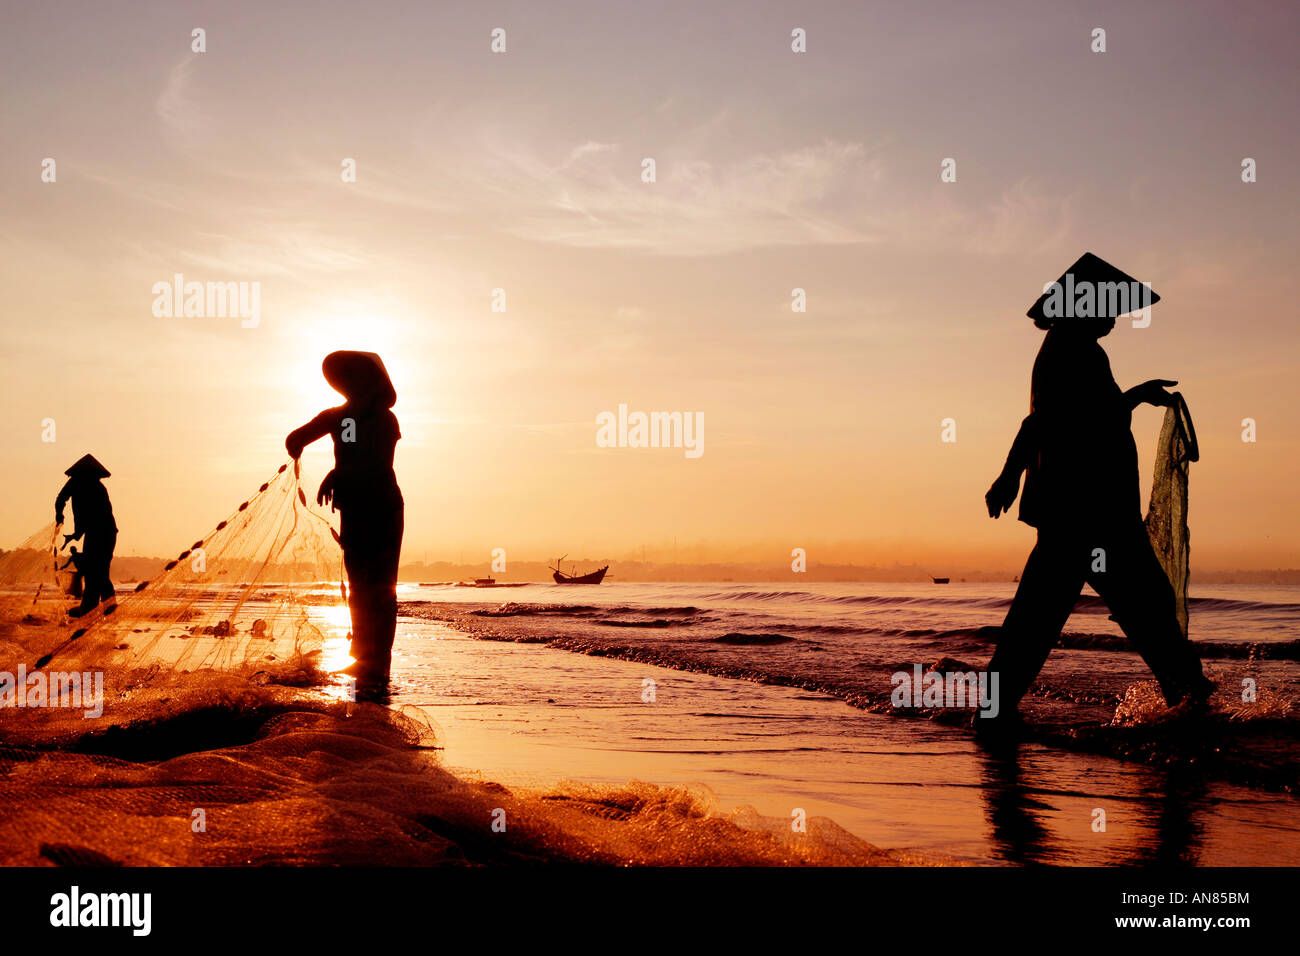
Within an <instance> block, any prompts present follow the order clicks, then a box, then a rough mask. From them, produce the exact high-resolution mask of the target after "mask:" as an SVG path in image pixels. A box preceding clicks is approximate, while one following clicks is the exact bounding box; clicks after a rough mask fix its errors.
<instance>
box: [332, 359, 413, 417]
mask: <svg viewBox="0 0 1300 956" xmlns="http://www.w3.org/2000/svg"><path fill="white" fill-rule="evenodd" d="M321 372H322V373H323V374H324V375H325V381H327V382H329V383H330V386H331V387H332V388H333V389H334V390H335V391H336V392H338V393H339V394H340V395H342V396H343V397H344V398H346V399H347V400H348V401H350V402H358V403H363V404H369V403H372V402H373V403H374V404H377V405H382V406H383V407H384V408H392V407H393V405H395V404H396V403H397V391H396V390H395V389H394V388H393V380H392V379H390V378H389V377H388V369H386V368H384V360H383V359H381V358H380V357H379V356H378V355H376V354H375V353H374V352H346V351H344V352H331V353H330V354H329V355H327V356H325V361H324V362H322V363H321Z"/></svg>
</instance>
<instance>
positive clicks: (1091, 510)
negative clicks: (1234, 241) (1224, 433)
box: [976, 254, 1213, 729]
mask: <svg viewBox="0 0 1300 956" xmlns="http://www.w3.org/2000/svg"><path fill="white" fill-rule="evenodd" d="M1071 276H1072V281H1071V282H1070V283H1069V284H1068V285H1067V277H1071ZM1059 282H1060V284H1061V285H1062V286H1066V287H1067V288H1079V287H1081V286H1082V285H1083V284H1084V283H1091V284H1092V285H1093V286H1098V285H1100V284H1101V283H1108V282H1124V283H1134V287H1136V286H1137V284H1136V283H1135V282H1134V280H1132V279H1131V277H1129V276H1128V275H1126V274H1125V273H1123V272H1120V270H1118V269H1116V268H1115V267H1114V266H1111V265H1110V264H1108V263H1106V262H1104V261H1103V260H1101V259H1098V258H1097V257H1096V256H1093V255H1091V254H1086V255H1085V256H1084V257H1083V258H1081V259H1080V260H1079V261H1078V262H1076V263H1075V264H1074V265H1073V266H1071V269H1070V272H1068V273H1067V274H1066V275H1065V276H1062V277H1061V279H1060V280H1059ZM1130 288H1132V287H1130ZM1139 288H1140V287H1139ZM1146 294H1147V296H1148V297H1149V298H1148V299H1147V303H1146V304H1150V303H1153V302H1155V301H1158V299H1159V297H1158V296H1154V295H1153V294H1151V293H1150V290H1149V289H1148V290H1147V292H1146ZM1047 299H1048V295H1047V293H1044V296H1043V297H1042V298H1040V299H1039V300H1038V302H1036V303H1035V304H1034V307H1033V308H1032V309H1030V311H1029V315H1030V317H1032V318H1033V319H1034V324H1035V325H1037V326H1038V327H1039V328H1041V329H1046V330H1047V335H1046V336H1045V337H1044V339H1043V345H1042V348H1040V349H1039V351H1038V357H1037V359H1035V360H1034V371H1033V377H1032V379H1031V383H1030V398H1029V416H1028V417H1027V418H1026V419H1025V420H1024V422H1023V423H1022V424H1021V426H1020V432H1019V434H1017V435H1016V439H1015V441H1014V443H1013V444H1012V447H1011V453H1010V454H1009V455H1008V456H1007V462H1006V465H1005V466H1004V467H1003V469H1002V474H1001V475H999V476H998V478H997V480H996V481H994V482H993V486H992V487H991V488H990V489H989V491H988V494H987V495H986V496H985V502H986V504H987V505H988V510H989V514H990V515H991V516H992V517H994V518H996V517H998V515H1000V514H1002V513H1003V512H1004V511H1007V510H1008V509H1009V508H1010V507H1011V504H1012V502H1014V501H1015V498H1016V493H1017V492H1018V491H1019V489H1020V475H1021V473H1022V472H1023V473H1025V474H1026V477H1025V487H1024V494H1023V495H1022V496H1021V499H1020V520H1021V521H1024V522H1025V523H1026V524H1029V525H1032V526H1033V527H1035V528H1037V529H1038V542H1037V544H1036V545H1035V546H1034V550H1033V551H1032V552H1030V555H1029V560H1028V561H1027V562H1026V564H1025V570H1024V572H1023V573H1022V574H1021V576H1020V585H1019V587H1018V588H1017V590H1016V596H1015V600H1014V601H1013V602H1012V604H1011V607H1010V609H1009V610H1008V611H1007V615H1006V620H1005V621H1004V622H1003V625H1002V634H1001V638H1000V640H999V642H998V645H997V649H996V651H995V652H994V654H993V659H992V660H991V661H990V662H989V665H988V669H989V670H990V671H996V672H998V674H999V684H1000V687H999V693H1000V695H1001V702H1000V703H1001V706H1000V711H999V716H998V718H996V720H997V721H998V723H999V724H1003V725H1005V724H1007V723H1012V722H1014V721H1015V708H1016V705H1017V704H1018V703H1019V701H1020V699H1021V698H1022V697H1023V696H1024V695H1025V693H1026V691H1028V690H1029V687H1030V685H1031V684H1032V683H1033V682H1034V679H1035V678H1036V677H1037V676H1038V672H1039V671H1040V670H1041V669H1042V667H1043V664H1044V663H1045V662H1046V661H1047V657H1048V655H1049V654H1050V653H1051V650H1052V648H1053V646H1054V645H1055V644H1056V642H1057V639H1058V638H1059V637H1060V634H1061V629H1062V628H1063V627H1064V626H1065V622H1066V621H1067V620H1068V619H1069V616H1070V613H1071V612H1072V611H1073V609H1074V605H1075V602H1076V601H1077V600H1078V598H1079V594H1080V592H1081V591H1082V589H1083V585H1084V582H1085V581H1086V582H1087V583H1088V584H1090V585H1092V587H1093V589H1094V590H1095V591H1096V592H1097V593H1098V594H1099V595H1100V596H1101V598H1102V600H1104V601H1105V602H1106V605H1107V606H1108V607H1109V608H1110V610H1111V614H1112V616H1113V617H1114V619H1115V621H1116V623H1118V624H1119V626H1120V627H1121V628H1122V629H1123V631H1124V634H1125V636H1126V637H1127V638H1128V639H1129V641H1130V642H1131V643H1132V644H1133V647H1134V649H1136V650H1137V651H1138V653H1139V654H1141V655H1142V658H1143V660H1145V661H1146V663H1147V666H1148V667H1150V668H1151V671H1152V673H1153V674H1154V675H1155V677H1156V680H1157V681H1158V682H1159V684H1160V689H1161V691H1162V692H1163V694H1164V697H1165V700H1166V701H1167V702H1168V703H1169V705H1170V706H1174V705H1176V704H1178V703H1180V702H1181V701H1183V700H1187V699H1191V700H1198V701H1203V700H1204V699H1205V698H1207V697H1208V696H1209V694H1210V692H1211V691H1212V690H1213V685H1212V684H1211V683H1210V682H1209V681H1208V680H1207V679H1206V677H1205V676H1204V674H1203V673H1202V671H1201V662H1200V657H1199V656H1198V655H1197V653H1196V650H1195V648H1194V647H1193V646H1192V644H1191V642H1190V641H1188V640H1187V638H1186V637H1184V636H1183V633H1182V629H1181V627H1180V625H1179V623H1178V618H1177V614H1176V611H1175V598H1174V590H1173V586H1172V585H1171V584H1170V582H1169V578H1168V577H1167V575H1166V574H1165V571H1164V569H1163V568H1162V567H1161V565H1160V561H1159V559H1158V558H1157V557H1156V554H1155V551H1154V550H1153V549H1152V547H1151V541H1150V539H1149V538H1148V536H1147V532H1146V528H1145V526H1144V525H1143V523H1142V512H1141V500H1140V491H1139V487H1138V460H1137V446H1136V444H1135V443H1134V441H1133V433H1132V431H1131V416H1132V411H1133V409H1134V408H1135V407H1137V406H1138V405H1140V404H1142V403H1144V402H1145V403H1148V404H1151V405H1158V406H1167V405H1169V404H1170V403H1171V402H1172V401H1173V396H1172V395H1170V394H1169V393H1168V392H1166V391H1165V386H1168V385H1176V384H1177V383H1176V382H1171V381H1166V380H1163V379H1152V380H1151V381H1149V382H1144V383H1143V384H1141V385H1138V386H1135V387H1134V388H1131V389H1129V390H1128V391H1127V392H1125V391H1122V390H1121V389H1120V387H1119V386H1118V385H1117V384H1116V383H1115V379H1114V377H1113V376H1112V375H1111V371H1110V361H1109V359H1108V358H1107V357H1106V353H1105V351H1104V350H1103V349H1102V347H1101V345H1100V343H1099V341H1098V340H1099V339H1100V338H1101V337H1103V336H1104V335H1106V334H1107V333H1109V332H1110V331H1111V329H1113V328H1114V327H1115V318H1116V315H1117V312H1118V313H1123V312H1127V311H1130V310H1134V309H1137V308H1138V307H1139V306H1140V305H1142V303H1141V302H1132V301H1130V302H1128V303H1127V305H1128V306H1129V308H1120V309H1118V310H1115V309H1107V308H1106V303H1103V302H1101V301H1099V300H1100V299H1102V296H1101V295H1098V296H1097V297H1096V298H1095V299H1094V302H1093V305H1092V306H1091V310H1092V315H1091V316H1079V315H1077V314H1076V315H1069V314H1067V315H1064V316H1058V317H1053V316H1052V315H1051V312H1052V311H1053V310H1052V309H1049V308H1045V307H1046V306H1047V305H1048V303H1047ZM1110 303H1111V304H1114V300H1110ZM1058 304H1059V300H1058ZM1056 311H1059V310H1056ZM1072 311H1076V310H1072ZM1085 311H1087V310H1085ZM985 719H987V718H985ZM981 723H982V721H981V719H980V718H977V720H976V727H977V728H981ZM992 726H993V725H990V724H984V727H983V729H990V728H991V727H992Z"/></svg>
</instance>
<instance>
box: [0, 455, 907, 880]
mask: <svg viewBox="0 0 1300 956" xmlns="http://www.w3.org/2000/svg"><path fill="white" fill-rule="evenodd" d="M307 501H308V499H307V497H306V495H305V493H304V492H303V489H302V487H301V486H300V484H299V481H298V478H297V475H296V473H295V469H293V468H291V467H289V466H285V467H282V468H281V469H280V470H279V471H278V472H277V473H276V474H275V475H274V476H273V477H272V478H271V479H270V480H269V481H268V482H266V483H265V484H264V485H262V487H261V488H260V489H259V490H258V491H257V493H256V494H254V495H253V496H252V497H250V499H249V500H248V501H246V502H244V503H242V504H241V505H240V506H239V507H238V508H237V509H235V510H234V511H233V512H232V513H231V514H230V515H229V516H228V517H227V518H226V519H225V520H223V521H221V522H220V523H218V524H217V525H216V526H215V528H214V529H213V530H212V532H211V533H210V534H207V535H205V536H204V537H203V538H201V539H199V540H195V541H194V542H193V543H192V544H190V546H189V547H187V548H185V550H183V551H182V552H181V553H179V554H178V555H177V556H176V558H175V559H173V560H171V561H169V562H168V563H167V564H166V567H165V568H163V570H162V571H161V572H160V573H158V574H157V575H155V576H154V577H152V578H151V579H150V580H148V581H146V582H142V583H140V584H137V585H134V586H132V585H130V584H125V583H123V582H122V581H121V580H118V581H115V582H114V583H115V584H116V585H117V587H118V594H117V600H116V607H115V609H112V610H111V611H110V609H109V608H108V607H104V606H101V608H100V609H98V610H96V611H95V612H93V613H92V614H91V615H89V616H87V617H84V618H80V619H72V618H69V617H67V616H66V611H67V610H68V609H69V608H70V607H72V606H73V605H74V604H75V602H74V601H72V599H71V598H69V597H68V596H67V594H66V593H65V592H66V591H67V589H68V586H69V584H70V581H71V577H72V574H73V572H74V571H75V567H66V566H65V565H66V564H67V556H68V553H69V552H68V550H66V549H65V548H64V545H65V544H66V543H67V542H65V540H64V538H63V536H62V534H61V532H62V529H60V528H56V527H54V526H53V525H50V526H47V527H46V528H43V529H41V530H40V531H38V532H37V533H36V534H34V535H32V537H31V538H29V539H28V540H27V541H26V542H24V543H23V544H22V545H21V546H19V547H17V548H15V549H14V550H12V551H9V552H6V553H4V554H3V555H0V682H2V683H3V688H0V695H2V696H3V699H0V865H75V866H88V865H89V866H94V865H124V864H125V865H178V864H180V865H198V864H205V865H258V864H299V865H301V864H372V865H373V864H376V863H382V864H386V865H403V864H410V865H414V864H420V865H427V864H465V863H520V862H526V863H537V862H547V861H561V860H563V861H572V862H586V863H603V864H628V863H657V864H697V865H698V864H731V863H741V864H774V863H783V864H785V863H794V864H819V863H821V864H825V863H838V864H845V863H898V862H908V861H910V858H908V857H906V856H899V855H894V854H887V853H885V852H882V851H879V850H877V849H875V848H874V847H871V846H869V845H867V844H865V843H864V842H862V841H861V840H859V839H857V838H855V837H853V836H852V835H851V834H848V833H847V832H845V831H843V830H842V829H840V828H838V827H836V826H835V825H834V824H833V823H831V822H830V821H828V820H821V819H819V818H813V819H810V820H809V821H808V832H807V833H799V834H795V833H791V832H790V826H789V820H784V821H782V820H767V819H764V818H760V817H757V816H756V815H754V814H752V813H751V814H750V816H749V817H743V816H742V817H735V815H734V814H732V815H724V814H722V813H720V812H719V811H718V810H717V808H716V807H714V806H711V805H710V804H709V802H708V800H707V799H705V798H703V797H702V796H701V795H700V794H697V793H694V792H691V791H689V790H686V789H682V788H661V787H654V786H652V785H649V784H636V783H630V784H628V785H627V786H624V787H618V788H609V787H605V788H598V787H591V786H583V785H577V784H574V785H561V786H560V787H558V788H552V789H551V790H549V791H546V792H533V791H511V790H509V789H507V788H505V787H502V786H500V785H498V784H495V783H490V782H485V781H478V780H468V779H464V778H462V777H459V776H457V775H455V774H453V773H451V772H449V771H448V770H446V769H445V768H443V767H442V766H440V764H439V762H438V761H437V759H436V757H435V756H434V755H433V754H431V753H430V751H431V750H433V749H436V746H437V741H438V733H437V731H436V728H435V727H434V725H433V724H432V722H431V721H430V720H429V718H428V717H427V716H425V713H424V712H422V711H420V710H419V709H416V708H410V707H406V708H393V707H385V706H380V705H379V704H377V703H373V702H366V701H357V700H355V699H353V697H354V695H353V694H351V693H350V692H349V687H348V682H347V681H346V680H345V679H336V678H334V677H333V676H332V674H331V672H333V671H335V670H337V669H338V668H340V667H342V666H343V665H345V664H346V663H347V662H348V660H349V658H348V656H347V653H346V648H347V636H346V632H347V612H346V607H345V605H344V602H343V596H342V594H341V588H340V583H339V582H340V575H341V574H342V568H341V551H340V548H339V546H338V544H337V541H336V539H335V537H334V535H333V532H332V530H331V526H330V524H329V522H328V521H327V520H326V518H325V517H324V516H323V515H322V514H320V513H318V512H316V511H315V510H313V509H312V508H311V507H310V506H309V505H308V503H307ZM732 817H735V818H734V819H733V818H732Z"/></svg>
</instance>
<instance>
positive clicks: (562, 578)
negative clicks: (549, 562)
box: [551, 554, 609, 584]
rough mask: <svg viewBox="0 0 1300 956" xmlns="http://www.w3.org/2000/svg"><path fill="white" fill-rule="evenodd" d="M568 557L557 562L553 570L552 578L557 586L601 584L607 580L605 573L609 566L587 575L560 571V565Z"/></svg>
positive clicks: (565, 556)
mask: <svg viewBox="0 0 1300 956" xmlns="http://www.w3.org/2000/svg"><path fill="white" fill-rule="evenodd" d="M567 557H568V555H567V554H566V555H564V556H563V557H561V558H560V560H559V561H556V562H555V564H556V565H557V566H556V567H553V568H551V571H552V574H551V577H553V578H555V583H556V584H599V583H600V582H601V581H603V580H605V572H606V571H608V570H609V565H608V564H607V565H605V566H604V567H603V568H597V569H596V570H595V571H590V572H588V573H587V574H565V573H564V572H563V571H561V570H560V568H559V567H558V565H559V564H560V562H561V561H563V560H564V558H567ZM575 570H576V568H575Z"/></svg>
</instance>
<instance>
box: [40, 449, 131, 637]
mask: <svg viewBox="0 0 1300 956" xmlns="http://www.w3.org/2000/svg"><path fill="white" fill-rule="evenodd" d="M64 474H65V475H67V476H68V480H67V482H66V483H65V484H64V486H63V489H62V490H61V491H60V492H59V495H58V497H57V498H55V499H54V521H55V523H56V524H58V525H62V524H63V510H64V506H65V505H67V503H68V501H69V499H71V501H72V517H73V520H74V521H75V522H76V527H75V528H74V529H73V532H72V534H70V535H67V536H66V537H65V538H64V544H65V545H67V544H69V543H70V542H72V541H80V542H81V544H82V547H81V553H80V554H77V553H76V549H75V548H74V549H73V555H74V558H73V560H74V562H75V565H76V569H77V571H79V572H80V573H81V575H82V587H81V595H80V597H81V603H80V604H79V605H78V606H77V607H74V608H73V609H72V610H70V611H68V616H69V617H82V616H83V615H86V614H89V613H90V612H91V611H93V610H94V609H95V608H96V607H98V606H99V604H100V602H101V601H103V602H108V604H107V606H106V607H105V613H110V612H111V611H112V610H113V604H112V600H113V597H114V591H113V583H112V581H110V580H109V568H110V567H111V566H112V564H113V550H114V549H115V548H116V547H117V523H116V522H115V521H114V520H113V504H112V502H110V501H109V499H108V489H107V488H105V487H104V482H103V479H104V478H108V477H109V471H108V469H107V468H105V467H104V466H103V465H101V464H100V463H99V461H98V460H97V459H96V458H95V456H94V455H83V456H82V457H81V458H80V459H78V460H77V462H76V463H75V464H73V465H72V467H70V468H69V469H68V470H67V471H65V472H64Z"/></svg>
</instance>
